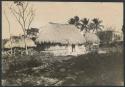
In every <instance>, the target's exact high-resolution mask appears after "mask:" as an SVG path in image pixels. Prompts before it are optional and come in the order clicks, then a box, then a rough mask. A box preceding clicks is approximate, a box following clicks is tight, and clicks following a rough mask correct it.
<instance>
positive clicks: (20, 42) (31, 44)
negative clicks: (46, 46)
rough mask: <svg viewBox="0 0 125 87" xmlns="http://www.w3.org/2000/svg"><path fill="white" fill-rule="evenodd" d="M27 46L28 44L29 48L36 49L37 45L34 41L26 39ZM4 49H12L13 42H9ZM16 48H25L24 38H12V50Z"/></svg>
mask: <svg viewBox="0 0 125 87" xmlns="http://www.w3.org/2000/svg"><path fill="white" fill-rule="evenodd" d="M26 44H27V47H35V46H36V45H35V43H34V41H33V40H31V39H29V38H26ZM3 47H4V48H11V41H10V40H8V41H7V42H6V43H5V44H4V46H3ZM14 47H19V48H25V43H24V37H17V36H15V37H13V38H12V48H14Z"/></svg>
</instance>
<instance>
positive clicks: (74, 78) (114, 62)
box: [3, 47, 123, 86]
mask: <svg viewBox="0 0 125 87" xmlns="http://www.w3.org/2000/svg"><path fill="white" fill-rule="evenodd" d="M101 49H104V48H101ZM105 49H106V48H105ZM108 49H110V50H112V51H110V53H107V54H97V53H96V54H95V53H90V54H85V55H81V56H77V57H74V56H66V57H54V56H52V55H45V54H35V55H27V56H18V57H12V59H14V58H15V59H16V60H13V61H12V60H11V62H10V65H9V68H8V71H6V73H4V78H3V79H4V81H6V83H5V85H49V86H50V85H55V84H49V83H48V80H47V81H45V79H44V80H43V78H42V76H44V77H47V78H53V79H55V78H56V79H58V80H59V81H62V82H61V84H58V85H61V86H62V85H63V86H71V85H72V86H74V85H79V86H82V85H112V86H113V85H121V83H120V82H123V53H122V51H121V50H122V49H121V48H120V47H119V48H118V47H113V48H109V47H108V48H107V49H106V50H108ZM114 50H115V51H114ZM66 59H68V60H66ZM15 63H16V66H15ZM45 65H46V66H47V67H43V68H41V67H39V66H45ZM10 67H11V68H10ZM34 67H36V68H35V69H33V68H34ZM20 70H22V71H21V72H15V71H20ZM38 82H39V84H38Z"/></svg>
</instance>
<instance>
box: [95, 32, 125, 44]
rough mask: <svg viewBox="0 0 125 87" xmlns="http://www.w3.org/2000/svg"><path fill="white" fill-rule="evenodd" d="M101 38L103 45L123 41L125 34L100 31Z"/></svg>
mask: <svg viewBox="0 0 125 87" xmlns="http://www.w3.org/2000/svg"><path fill="white" fill-rule="evenodd" d="M97 35H98V36H99V38H100V40H101V43H113V42H118V41H123V34H122V32H121V33H120V32H117V31H112V30H107V31H100V32H98V33H97Z"/></svg>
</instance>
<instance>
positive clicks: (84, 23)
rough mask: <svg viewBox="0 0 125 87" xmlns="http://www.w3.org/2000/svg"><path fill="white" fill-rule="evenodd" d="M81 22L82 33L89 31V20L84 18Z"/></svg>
mask: <svg viewBox="0 0 125 87" xmlns="http://www.w3.org/2000/svg"><path fill="white" fill-rule="evenodd" d="M80 21H81V31H83V30H85V31H89V30H88V29H89V28H88V25H89V19H87V18H83V19H81V20H80Z"/></svg>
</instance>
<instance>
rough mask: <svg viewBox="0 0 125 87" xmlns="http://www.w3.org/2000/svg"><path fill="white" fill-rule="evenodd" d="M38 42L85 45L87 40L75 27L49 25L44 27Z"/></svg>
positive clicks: (56, 24)
mask: <svg viewBox="0 0 125 87" xmlns="http://www.w3.org/2000/svg"><path fill="white" fill-rule="evenodd" d="M36 42H38V43H44V42H46V43H61V44H83V43H85V42H86V40H85V38H84V37H83V36H82V34H81V33H80V31H79V30H78V29H77V28H76V27H75V26H74V25H70V24H58V23H49V24H48V25H46V26H44V27H42V29H41V31H40V33H39V35H38V38H37V40H36Z"/></svg>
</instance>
